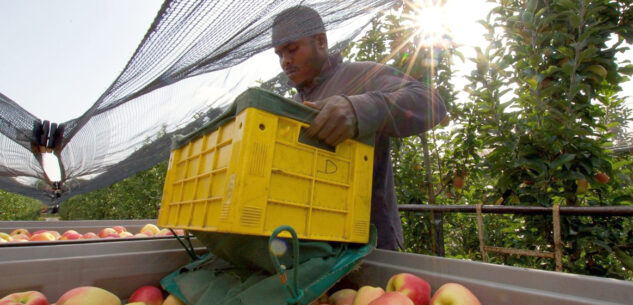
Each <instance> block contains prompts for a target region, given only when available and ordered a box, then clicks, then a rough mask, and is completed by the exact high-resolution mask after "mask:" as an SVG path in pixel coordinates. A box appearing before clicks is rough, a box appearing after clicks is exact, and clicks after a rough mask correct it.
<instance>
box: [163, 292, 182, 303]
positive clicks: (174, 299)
mask: <svg viewBox="0 0 633 305" xmlns="http://www.w3.org/2000/svg"><path fill="white" fill-rule="evenodd" d="M162 305H187V304H185V303H184V302H183V301H181V300H180V299H178V298H177V297H176V296H174V295H173V294H170V295H168V296H167V298H166V299H165V302H163V304H162Z"/></svg>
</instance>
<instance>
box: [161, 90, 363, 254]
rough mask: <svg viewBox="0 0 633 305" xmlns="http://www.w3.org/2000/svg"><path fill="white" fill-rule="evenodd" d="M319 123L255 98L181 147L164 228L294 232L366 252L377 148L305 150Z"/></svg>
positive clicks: (286, 105)
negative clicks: (356, 245) (312, 125)
mask: <svg viewBox="0 0 633 305" xmlns="http://www.w3.org/2000/svg"><path fill="white" fill-rule="evenodd" d="M315 114H316V111H314V110H313V109H310V108H308V107H305V106H303V105H301V104H299V103H296V102H294V101H290V100H287V99H284V98H283V97H281V96H278V95H275V94H273V93H269V92H267V91H263V90H261V89H256V88H251V89H249V90H247V91H246V92H244V93H243V94H242V95H240V96H239V97H238V98H237V99H236V101H235V102H234V104H233V105H232V107H231V108H230V109H229V110H228V111H227V112H225V114H224V115H222V116H221V117H220V118H218V119H216V120H215V121H214V122H212V123H211V124H209V125H207V126H205V127H203V128H202V129H201V130H199V131H196V132H194V133H193V134H190V135H188V136H186V137H185V138H184V139H180V140H176V141H174V143H175V148H174V149H173V150H172V152H171V156H170V158H169V166H168V170H167V176H166V179H165V186H164V190H163V198H162V203H161V209H160V212H159V216H158V225H159V226H163V227H169V228H180V229H187V230H194V231H207V232H225V233H239V234H249V235H264V236H266V235H270V234H271V233H272V231H273V230H274V229H275V228H277V227H278V226H280V225H290V226H292V227H293V228H294V229H295V230H296V232H297V234H298V236H299V238H301V239H314V240H327V241H343V242H361V243H366V242H367V241H368V236H369V217H370V211H371V183H372V171H373V153H374V148H373V145H371V144H372V143H371V142H370V141H366V142H367V143H363V142H359V141H354V140H347V141H345V142H343V143H341V144H339V145H337V146H336V148H334V149H332V148H331V147H330V148H328V147H324V146H323V144H320V143H304V142H310V141H306V140H305V137H304V136H303V135H302V129H305V128H307V127H308V124H307V123H306V122H310V120H311V119H312V118H313V117H314V115H315ZM331 150H333V151H331ZM282 236H283V235H282Z"/></svg>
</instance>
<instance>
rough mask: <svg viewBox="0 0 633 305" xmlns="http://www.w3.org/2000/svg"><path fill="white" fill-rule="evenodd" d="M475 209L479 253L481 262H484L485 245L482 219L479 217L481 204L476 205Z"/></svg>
mask: <svg viewBox="0 0 633 305" xmlns="http://www.w3.org/2000/svg"><path fill="white" fill-rule="evenodd" d="M476 209H477V231H478V232H479V251H481V261H483V262H486V243H485V240H484V219H483V216H481V204H478V205H476Z"/></svg>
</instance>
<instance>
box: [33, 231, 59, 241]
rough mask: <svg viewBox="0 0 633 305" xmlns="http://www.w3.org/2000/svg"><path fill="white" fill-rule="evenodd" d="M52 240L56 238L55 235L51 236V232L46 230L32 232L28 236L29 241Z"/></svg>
mask: <svg viewBox="0 0 633 305" xmlns="http://www.w3.org/2000/svg"><path fill="white" fill-rule="evenodd" d="M54 240H57V239H56V238H55V236H53V234H51V233H48V232H42V233H34V234H33V235H32V236H31V238H30V241H54Z"/></svg>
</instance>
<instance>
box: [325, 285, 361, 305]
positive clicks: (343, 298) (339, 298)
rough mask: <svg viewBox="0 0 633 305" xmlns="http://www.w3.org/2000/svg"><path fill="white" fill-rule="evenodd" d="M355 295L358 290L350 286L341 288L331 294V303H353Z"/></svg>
mask: <svg viewBox="0 0 633 305" xmlns="http://www.w3.org/2000/svg"><path fill="white" fill-rule="evenodd" d="M355 296H356V290H354V289H349V288H348V289H341V290H338V291H336V292H334V293H333V294H332V295H331V296H330V298H329V303H330V304H332V305H351V304H352V302H353V301H354V297H355Z"/></svg>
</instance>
